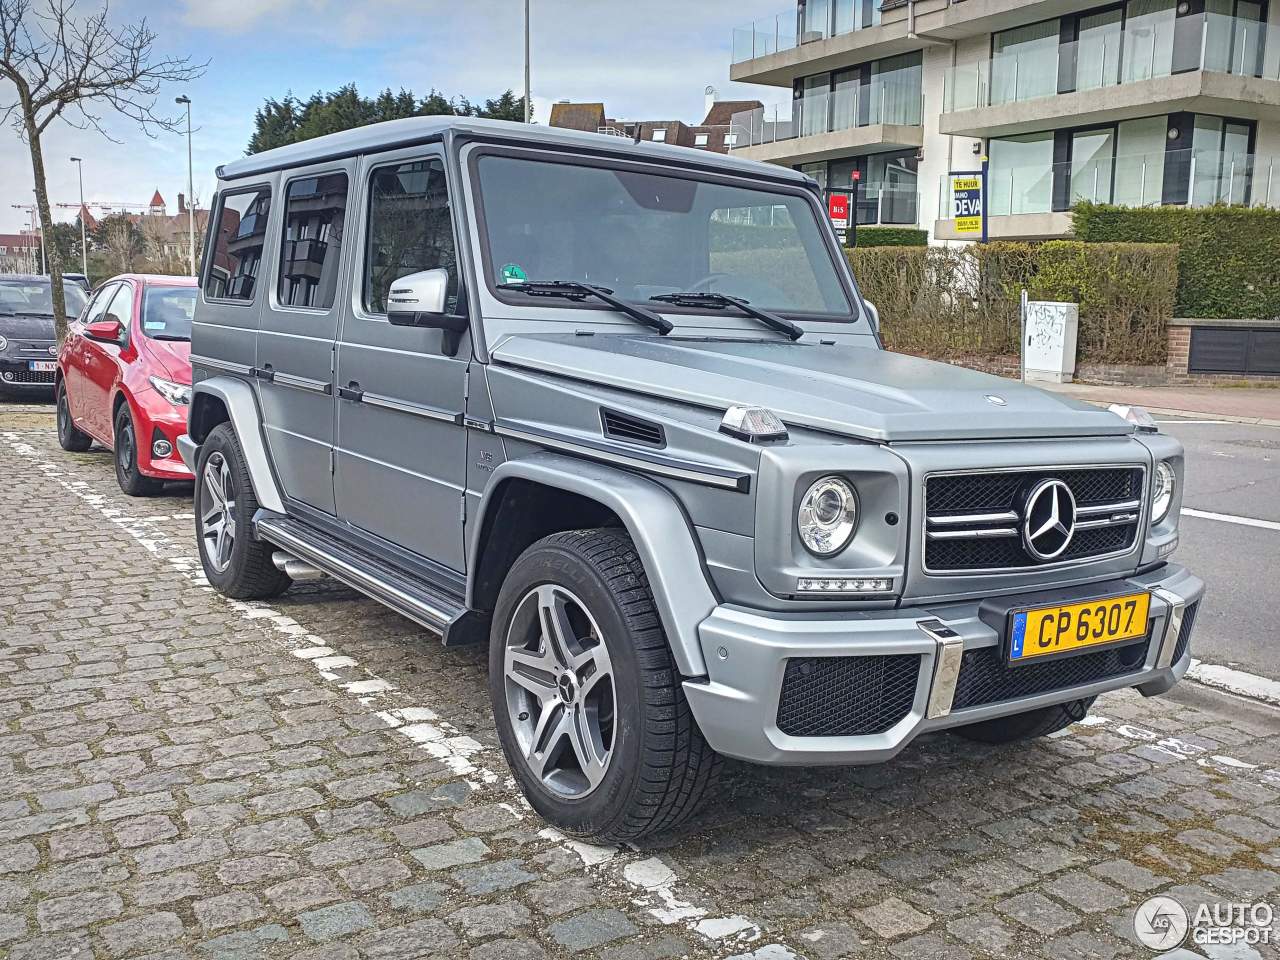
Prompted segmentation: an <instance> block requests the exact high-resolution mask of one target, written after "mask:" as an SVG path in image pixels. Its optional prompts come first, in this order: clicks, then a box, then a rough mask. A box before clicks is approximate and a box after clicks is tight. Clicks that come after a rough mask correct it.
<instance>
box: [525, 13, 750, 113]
mask: <svg viewBox="0 0 1280 960" xmlns="http://www.w3.org/2000/svg"><path fill="white" fill-rule="evenodd" d="M755 33H756V31H755V28H754V27H752V28H751V48H752V52H753V53H754V52H755V43H756V38H755ZM532 95H533V94H532V86H531V78H530V65H529V0H524V122H525V123H528V122H529V121H530V120H531V119H533V104H532V103H531V102H530V97H531V96H532Z"/></svg>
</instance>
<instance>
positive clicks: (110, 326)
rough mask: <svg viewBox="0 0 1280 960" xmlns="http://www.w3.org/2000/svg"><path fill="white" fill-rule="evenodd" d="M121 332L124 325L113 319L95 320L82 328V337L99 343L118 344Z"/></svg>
mask: <svg viewBox="0 0 1280 960" xmlns="http://www.w3.org/2000/svg"><path fill="white" fill-rule="evenodd" d="M123 332H124V325H123V324H122V323H121V322H120V321H119V320H116V319H115V318H114V317H113V318H112V319H110V320H95V321H94V322H93V323H90V324H86V326H85V328H84V335H85V336H86V337H87V338H88V339H90V340H97V341H98V342H99V343H119V342H120V334H122V333H123Z"/></svg>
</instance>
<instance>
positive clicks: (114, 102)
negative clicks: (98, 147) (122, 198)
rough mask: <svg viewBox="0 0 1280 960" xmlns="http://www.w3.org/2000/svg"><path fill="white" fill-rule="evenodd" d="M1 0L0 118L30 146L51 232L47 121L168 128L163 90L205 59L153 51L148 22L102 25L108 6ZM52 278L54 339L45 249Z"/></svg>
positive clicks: (52, 257)
mask: <svg viewBox="0 0 1280 960" xmlns="http://www.w3.org/2000/svg"><path fill="white" fill-rule="evenodd" d="M41 4H42V5H41V6H40V7H39V8H37V7H35V6H34V5H33V3H32V0H0V81H2V80H7V81H8V82H9V84H12V86H13V91H12V95H9V96H6V95H5V93H6V91H5V86H7V85H3V84H0V119H3V120H4V121H7V122H9V123H11V124H12V126H13V127H14V129H16V130H17V132H18V135H19V137H21V138H22V139H23V140H24V141H25V142H26V144H27V147H28V148H29V149H30V151H31V172H32V174H33V175H34V179H35V186H36V206H37V208H38V209H39V212H40V229H41V231H42V232H43V234H44V235H45V236H52V235H53V215H52V213H51V212H50V209H49V191H48V188H47V186H46V183H45V172H44V154H43V152H42V150H41V146H40V138H41V136H42V135H43V134H44V132H45V130H46V129H48V127H49V124H51V123H52V122H53V121H54V120H57V119H59V118H61V119H62V120H63V121H64V122H66V123H69V124H71V125H72V126H74V127H78V128H80V129H91V130H97V131H98V132H99V133H101V134H102V135H103V136H105V137H107V139H111V138H110V136H108V135H107V133H106V131H105V130H104V129H103V127H102V120H103V115H104V114H105V113H107V112H114V113H119V114H122V115H123V116H125V117H128V118H129V119H130V120H133V121H134V122H135V123H137V124H138V125H139V126H140V127H141V128H142V130H143V132H144V133H146V134H147V135H148V136H151V135H154V131H155V130H157V129H159V130H171V129H174V127H175V120H176V118H171V117H166V116H164V115H162V114H159V113H157V112H156V98H157V95H158V94H159V92H160V88H161V87H162V86H163V85H164V84H165V83H169V82H183V81H187V80H192V79H194V78H195V77H198V76H200V75H201V74H202V73H204V67H205V65H204V64H196V63H193V62H192V61H191V58H189V57H158V56H156V55H155V53H154V52H153V50H152V47H153V45H154V43H155V39H156V35H155V33H154V32H153V31H152V30H151V29H150V28H149V27H148V26H147V22H146V20H141V21H139V22H138V23H136V24H132V25H129V26H123V27H112V26H111V25H109V24H108V23H107V9H108V8H107V5H106V4H105V3H104V4H103V6H102V8H101V9H100V10H98V11H97V12H95V13H91V14H88V15H86V16H83V17H78V16H76V15H75V14H76V0H41ZM49 274H50V276H51V278H52V280H53V313H54V324H55V326H56V328H57V334H58V339H59V340H60V341H61V340H62V338H63V337H64V336H66V332H67V313H66V302H65V300H64V297H63V290H62V257H61V256H59V254H58V252H57V249H56V247H55V248H52V249H50V251H49Z"/></svg>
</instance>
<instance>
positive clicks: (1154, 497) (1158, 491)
mask: <svg viewBox="0 0 1280 960" xmlns="http://www.w3.org/2000/svg"><path fill="white" fill-rule="evenodd" d="M1174 482H1175V477H1174V473H1173V467H1171V466H1169V464H1168V462H1166V461H1164V460H1161V461H1160V462H1159V463H1157V464H1156V480H1155V484H1154V485H1153V486H1152V488H1151V522H1152V523H1159V522H1160V521H1161V520H1163V519H1164V518H1165V517H1167V516H1168V515H1169V507H1171V506H1172V505H1173V486H1174Z"/></svg>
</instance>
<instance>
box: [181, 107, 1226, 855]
mask: <svg viewBox="0 0 1280 960" xmlns="http://www.w3.org/2000/svg"><path fill="white" fill-rule="evenodd" d="M218 176H219V183H218V192H217V197H216V202H215V204H214V208H213V209H214V214H213V216H212V218H211V223H210V228H209V234H208V238H207V243H206V247H205V250H206V252H205V257H204V264H203V270H202V274H201V294H200V299H199V303H198V305H197V308H196V318H195V329H194V333H193V343H192V358H191V359H192V362H193V365H194V381H195V383H194V389H193V396H192V402H191V407H190V421H189V436H187V437H185V438H184V439H183V441H182V444H181V447H182V454H183V457H184V458H185V459H186V462H187V463H188V464H189V465H190V466H191V468H192V470H193V471H194V472H195V476H196V478H197V480H196V493H195V515H196V533H197V536H198V539H199V547H200V556H201V559H202V561H203V566H204V571H205V573H206V575H207V576H208V579H209V581H210V583H212V584H213V586H214V587H215V588H217V589H218V590H220V591H221V592H222V593H224V594H226V595H227V596H230V597H239V598H265V597H270V596H273V595H275V594H278V593H280V592H281V591H283V590H285V589H286V588H287V587H288V586H289V584H290V582H291V580H292V579H294V578H298V577H306V576H316V575H319V574H320V573H323V574H328V575H330V576H332V577H334V578H336V579H338V580H340V581H342V582H344V583H346V584H349V585H350V586H352V587H354V588H356V589H358V590H360V591H363V592H365V593H367V594H368V595H370V596H372V597H374V598H376V599H378V600H380V601H382V602H383V603H385V604H387V605H388V606H390V607H393V608H394V609H396V610H398V611H400V612H401V613H403V614H404V615H405V616H407V617H410V618H412V619H413V620H415V621H417V622H418V623H420V624H423V625H424V626H427V627H429V628H430V629H431V630H433V631H437V632H439V633H440V634H442V636H443V639H444V643H445V644H459V643H471V642H483V643H487V644H488V645H489V667H490V672H489V676H490V679H489V693H490V696H491V699H492V703H493V713H494V718H495V721H496V724H497V730H498V735H499V739H500V740H501V743H502V747H503V750H504V751H505V753H506V757H507V760H508V762H509V764H510V766H511V769H512V771H513V772H514V774H515V777H516V778H517V780H518V781H519V783H520V785H521V787H522V788H523V790H524V792H525V794H526V795H527V797H528V799H529V802H530V803H531V804H532V805H533V806H534V808H535V809H536V810H537V811H538V812H539V813H541V814H542V815H543V816H544V817H546V818H547V819H548V820H549V821H551V822H552V823H554V824H555V825H556V826H558V827H560V828H562V829H564V830H566V831H568V832H571V833H575V834H589V835H596V836H601V837H607V838H611V839H615V840H618V839H628V838H634V837H638V836H641V835H643V834H645V833H649V832H652V831H655V830H659V829H662V828H665V827H668V826H670V825H673V824H675V823H677V822H679V821H680V820H681V819H682V818H684V817H686V816H688V815H689V814H690V812H691V811H693V810H694V809H695V808H696V807H697V805H698V804H699V802H700V800H702V799H703V797H704V796H705V795H706V794H707V792H708V789H709V787H710V785H711V784H712V782H713V781H714V777H715V772H716V768H717V766H718V762H719V757H720V756H721V755H725V756H730V757H738V758H742V759H745V760H750V761H755V762H757V763H769V764H848V763H869V762H877V761H883V760H887V759H889V758H891V757H893V756H894V755H895V754H896V753H898V752H899V751H900V750H902V749H903V747H904V746H905V745H906V744H908V743H909V742H911V740H913V739H914V738H915V737H917V736H919V735H920V734H922V733H926V732H931V731H937V730H943V729H949V730H952V731H954V732H955V733H959V734H961V735H964V736H967V737H970V738H974V739H977V740H981V741H986V742H1004V741H1009V740H1016V739H1019V738H1025V737H1033V736H1039V735H1044V734H1047V733H1050V732H1052V731H1055V730H1059V729H1061V728H1063V727H1065V726H1066V725H1068V724H1070V723H1072V722H1073V721H1076V720H1080V719H1081V718H1083V717H1084V716H1085V713H1086V711H1087V710H1088V709H1089V706H1090V704H1091V703H1092V702H1093V700H1094V698H1095V697H1097V696H1098V694H1100V693H1103V692H1104V691H1108V690H1115V689H1119V688H1124V687H1135V688H1137V689H1138V690H1139V691H1141V692H1142V693H1143V694H1146V695H1153V694H1160V693H1164V692H1165V691H1167V690H1168V689H1169V688H1170V687H1172V686H1173V684H1174V683H1175V682H1176V681H1177V680H1178V678H1179V677H1181V676H1182V674H1183V673H1184V672H1185V671H1186V669H1187V666H1188V664H1189V662H1190V649H1189V636H1190V633H1191V626H1192V623H1193V620H1194V617H1195V612H1196V608H1197V604H1198V603H1199V601H1200V597H1201V594H1202V592H1203V584H1202V583H1201V581H1200V580H1198V579H1196V577H1194V576H1192V575H1191V574H1190V573H1188V572H1187V571H1186V570H1185V569H1183V568H1182V567H1180V566H1177V565H1176V564H1173V563H1169V562H1168V557H1169V554H1170V553H1171V552H1172V551H1173V549H1174V547H1175V546H1176V545H1177V540H1178V513H1179V505H1180V502H1181V488H1182V483H1181V479H1182V468H1183V456H1182V449H1181V447H1180V446H1179V445H1178V443H1177V442H1175V441H1174V440H1172V439H1170V438H1169V437H1166V436H1161V435H1160V434H1159V433H1158V432H1156V430H1155V428H1154V426H1152V425H1151V424H1150V421H1149V418H1147V419H1145V420H1144V418H1143V417H1142V416H1139V415H1135V416H1131V417H1129V418H1127V419H1126V418H1125V417H1122V416H1120V415H1117V414H1116V413H1114V412H1109V411H1106V410H1101V409H1097V408H1093V407H1089V406H1085V405H1083V404H1080V403H1077V402H1074V401H1071V400H1068V399H1064V398H1062V397H1058V396H1053V395H1049V394H1045V393H1042V392H1040V391H1038V390H1034V389H1030V388H1027V387H1024V386H1022V385H1020V384H1017V383H1013V382H1009V381H1006V380H1000V379H996V378H994V377H990V376H986V375H983V374H979V373H975V372H971V371H968V370H962V369H957V368H953V367H949V366H945V365H942V364H938V363H932V362H929V361H926V360H920V359H916V358H913V357H906V356H900V355H896V354H893V353H889V352H887V351H885V350H884V349H883V346H882V344H881V342H880V339H879V336H878V332H877V324H878V320H877V315H876V311H875V309H874V307H872V305H871V304H869V303H867V302H866V301H864V300H863V299H862V297H861V296H860V294H859V292H858V288H857V286H856V285H855V283H854V278H853V276H852V275H851V273H850V270H849V267H848V264H847V262H846V259H845V257H844V256H843V255H842V251H841V249H840V246H839V244H838V242H837V239H836V236H835V234H834V232H833V231H832V229H831V227H830V225H829V223H828V221H827V219H826V217H825V215H824V205H823V202H822V195H821V194H820V192H819V191H818V188H817V186H816V184H814V182H813V181H812V180H810V179H808V178H807V177H805V176H803V175H801V174H799V173H797V172H793V171H790V170H786V169H782V168H779V167H773V166H765V165H763V164H757V163H750V162H745V161H740V160H737V159H732V158H727V157H722V156H717V155H714V154H707V153H702V152H696V151H693V150H688V149H684V148H680V147H667V146H663V145H661V144H652V143H632V142H630V141H629V140H624V139H619V138H616V137H607V136H598V135H593V134H581V133H574V132H567V131H560V130H548V129H545V128H541V127H535V126H525V125H520V124H506V123H495V122H482V121H476V120H469V119H461V118H455V117H448V118H419V119H408V120H397V121H394V122H390V123H381V124H376V125H374V126H368V127H361V128H359V129H356V130H351V131H348V132H345V133H338V134H334V135H331V136H326V137H321V138H319V139H316V140H311V141H308V142H306V143H300V144H296V145H291V146H287V147H281V148H279V149H276V150H271V151H268V152H265V153H261V154H258V155H256V156H250V157H247V158H243V159H239V160H236V161H234V162H232V163H228V164H226V165H225V166H223V167H221V168H220V169H219V170H218ZM958 295H959V294H958Z"/></svg>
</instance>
